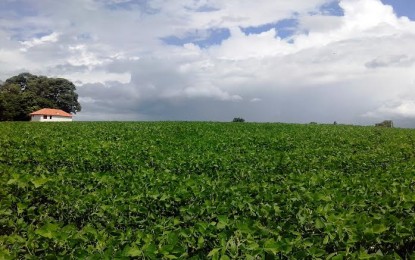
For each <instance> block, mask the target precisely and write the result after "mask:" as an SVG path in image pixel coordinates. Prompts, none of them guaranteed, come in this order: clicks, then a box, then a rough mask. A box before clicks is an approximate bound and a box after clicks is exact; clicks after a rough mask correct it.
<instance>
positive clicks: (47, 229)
mask: <svg viewBox="0 0 415 260" xmlns="http://www.w3.org/2000/svg"><path fill="white" fill-rule="evenodd" d="M58 229H59V225H58V224H51V223H48V224H45V225H44V226H43V227H41V228H39V229H37V230H36V231H35V233H36V234H38V235H40V236H42V237H47V238H54V237H55V235H56V232H57V231H58Z"/></svg>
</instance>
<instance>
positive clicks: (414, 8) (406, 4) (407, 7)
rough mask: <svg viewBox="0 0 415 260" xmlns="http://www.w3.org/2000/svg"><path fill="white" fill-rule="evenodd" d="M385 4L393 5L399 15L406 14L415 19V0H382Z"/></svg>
mask: <svg viewBox="0 0 415 260" xmlns="http://www.w3.org/2000/svg"><path fill="white" fill-rule="evenodd" d="M381 1H382V2H383V4H387V5H391V6H392V7H393V9H394V10H395V13H396V14H397V15H398V16H406V17H408V18H409V19H411V20H413V21H414V20H415V1H414V0H381Z"/></svg>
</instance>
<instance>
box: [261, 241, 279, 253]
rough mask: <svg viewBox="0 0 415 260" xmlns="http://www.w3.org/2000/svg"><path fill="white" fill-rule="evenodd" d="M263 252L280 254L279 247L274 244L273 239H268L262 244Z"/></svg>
mask: <svg viewBox="0 0 415 260" xmlns="http://www.w3.org/2000/svg"><path fill="white" fill-rule="evenodd" d="M264 250H265V251H266V252H268V253H271V254H274V255H276V254H277V253H279V252H280V245H279V244H278V243H277V242H275V240H274V239H273V238H272V239H268V240H267V241H265V243H264Z"/></svg>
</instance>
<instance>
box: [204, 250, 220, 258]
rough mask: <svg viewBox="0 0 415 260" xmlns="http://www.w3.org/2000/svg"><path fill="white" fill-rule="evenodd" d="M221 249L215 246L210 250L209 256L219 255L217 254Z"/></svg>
mask: <svg viewBox="0 0 415 260" xmlns="http://www.w3.org/2000/svg"><path fill="white" fill-rule="evenodd" d="M219 251H220V248H214V249H212V250H211V251H210V252H209V254H208V255H207V256H208V257H213V256H217V255H219Z"/></svg>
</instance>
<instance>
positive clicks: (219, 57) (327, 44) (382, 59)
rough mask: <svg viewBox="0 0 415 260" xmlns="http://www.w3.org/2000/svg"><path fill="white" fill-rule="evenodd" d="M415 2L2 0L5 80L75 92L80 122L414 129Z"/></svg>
mask: <svg viewBox="0 0 415 260" xmlns="http://www.w3.org/2000/svg"><path fill="white" fill-rule="evenodd" d="M414 46H415V1H413V0H340V1H338V0H307V1H304V0H290V1H287V0H256V1H252V0H227V1H223V0H61V1H55V0H0V80H3V81H4V80H6V79H7V78H9V77H11V76H14V75H17V74H19V73H21V72H30V73H32V74H35V75H45V76H48V77H63V78H66V79H69V80H71V81H72V82H73V83H74V84H75V85H76V87H77V93H78V94H79V101H80V103H81V105H82V111H81V112H79V113H77V114H76V116H75V120H78V121H83V120H116V121H124V120H139V121H147V120H185V121H193V120H197V121H231V120H232V119H233V118H234V117H242V118H244V119H245V120H246V121H254V122H286V123H308V122H312V121H313V122H319V123H333V122H334V121H337V122H338V123H344V124H359V125H371V124H374V123H376V122H380V121H383V120H386V119H391V120H394V122H395V125H398V126H401V127H415V73H414V72H415V48H414Z"/></svg>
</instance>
